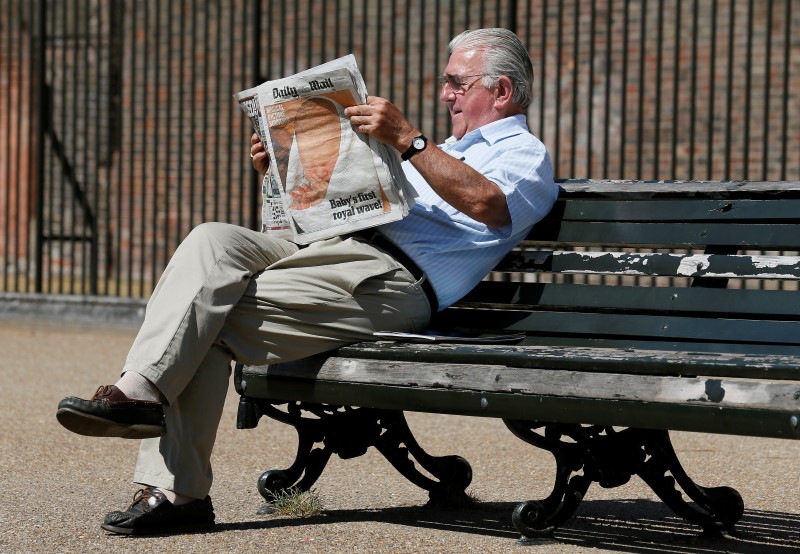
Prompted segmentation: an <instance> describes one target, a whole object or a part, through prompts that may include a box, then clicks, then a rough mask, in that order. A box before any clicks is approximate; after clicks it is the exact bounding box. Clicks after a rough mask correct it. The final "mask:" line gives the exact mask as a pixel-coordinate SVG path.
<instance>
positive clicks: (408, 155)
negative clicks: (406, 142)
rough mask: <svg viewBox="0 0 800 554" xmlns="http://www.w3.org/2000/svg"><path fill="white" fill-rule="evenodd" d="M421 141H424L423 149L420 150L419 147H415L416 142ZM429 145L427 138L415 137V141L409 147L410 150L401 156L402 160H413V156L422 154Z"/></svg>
mask: <svg viewBox="0 0 800 554" xmlns="http://www.w3.org/2000/svg"><path fill="white" fill-rule="evenodd" d="M419 139H422V148H418V147H417V146H415V144H416V142H417V141H418V140H419ZM427 145H428V139H427V137H425V135H417V136H415V137H414V138H413V139H411V146H409V147H408V149H407V150H406V151H405V152H403V153H402V154H400V159H401V160H403V161H404V162H405V161H408V160H409V159H410V158H411V156H413V155H414V154H416V153H418V152H422V151H423V150H425V147H426V146H427Z"/></svg>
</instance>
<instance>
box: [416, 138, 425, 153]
mask: <svg viewBox="0 0 800 554" xmlns="http://www.w3.org/2000/svg"><path fill="white" fill-rule="evenodd" d="M414 148H416V149H417V150H422V149H423V148H425V139H423V138H422V137H417V138H415V139H414Z"/></svg>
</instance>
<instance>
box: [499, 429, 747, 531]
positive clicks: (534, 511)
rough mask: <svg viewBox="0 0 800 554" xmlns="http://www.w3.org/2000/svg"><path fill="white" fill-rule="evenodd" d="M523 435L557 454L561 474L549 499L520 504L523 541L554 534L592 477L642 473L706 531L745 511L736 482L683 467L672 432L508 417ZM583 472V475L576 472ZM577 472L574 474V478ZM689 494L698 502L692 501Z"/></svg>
mask: <svg viewBox="0 0 800 554" xmlns="http://www.w3.org/2000/svg"><path fill="white" fill-rule="evenodd" d="M505 423H506V426H507V427H508V428H509V429H510V430H511V432H512V433H513V434H514V435H515V436H517V437H518V438H520V439H522V440H524V441H525V442H527V443H530V444H532V445H534V446H537V447H539V448H543V449H545V450H547V451H549V452H550V453H552V454H553V456H554V457H555V460H556V479H555V485H554V487H553V492H552V493H551V494H550V496H548V497H547V498H545V499H544V500H531V501H527V502H523V503H521V504H519V505H518V506H517V507H516V509H515V510H514V513H513V516H512V521H513V523H514V526H515V527H516V528H517V530H518V531H520V533H522V538H521V540H522V541H523V542H524V541H525V540H527V539H535V538H539V537H545V536H550V535H552V533H553V531H554V530H555V529H556V528H557V527H558V526H559V525H561V524H562V523H564V522H565V521H567V520H568V519H569V518H570V517H571V516H572V515H573V514H574V513H575V510H576V509H577V508H578V505H579V504H580V502H581V500H583V496H584V494H585V493H586V491H587V490H588V488H589V485H591V483H592V482H597V483H599V484H600V486H602V487H605V488H612V487H618V486H620V485H624V484H625V483H627V482H628V481H629V480H630V478H631V476H633V475H639V476H640V477H641V478H642V479H643V480H644V481H645V482H646V483H647V484H648V485H649V486H650V487H651V488H652V489H653V491H654V492H655V493H656V494H657V495H658V497H659V498H661V500H663V501H664V503H665V504H666V505H667V506H669V507H670V508H671V509H672V510H673V511H674V512H675V513H677V514H678V515H680V516H681V517H683V518H685V519H686V520H688V521H690V522H693V523H696V524H698V525H700V526H702V527H703V530H704V532H705V533H713V534H719V533H720V532H721V531H723V530H732V529H733V526H734V524H735V523H736V522H737V521H739V519H740V518H741V517H742V514H743V513H744V504H743V502H742V498H741V496H740V495H739V493H738V492H737V491H736V490H734V489H732V488H730V487H715V488H704V487H701V486H699V485H697V484H695V483H694V482H693V481H692V480H691V479H690V478H689V476H688V475H687V474H686V472H685V471H684V470H683V468H682V467H681V464H680V461H679V460H678V457H677V456H676V455H675V451H674V449H673V448H672V444H671V442H670V440H669V432H667V431H658V430H646V429H623V430H621V431H616V430H614V429H613V428H612V427H606V426H600V425H577V424H560V423H544V422H538V421H519V420H506V421H505ZM579 471H582V472H583V474H582V475H573V474H575V473H577V472H579ZM570 476H572V477H570ZM676 485H677V486H680V487H681V488H682V489H683V491H684V492H685V494H686V495H687V496H688V497H689V498H690V499H691V500H692V501H694V503H695V504H694V505H692V504H689V503H688V502H687V501H686V500H684V498H683V494H682V493H681V491H679V490H677V489H676Z"/></svg>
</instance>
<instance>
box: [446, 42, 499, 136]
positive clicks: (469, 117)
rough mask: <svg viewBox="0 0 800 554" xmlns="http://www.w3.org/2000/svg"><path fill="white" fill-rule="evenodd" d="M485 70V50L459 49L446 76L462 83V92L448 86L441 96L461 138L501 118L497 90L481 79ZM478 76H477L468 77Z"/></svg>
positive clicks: (455, 130) (449, 64) (455, 134)
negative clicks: (497, 105)
mask: <svg viewBox="0 0 800 554" xmlns="http://www.w3.org/2000/svg"><path fill="white" fill-rule="evenodd" d="M482 71H483V52H482V51H481V50H465V49H456V50H455V51H454V52H453V53H452V54H451V55H450V60H449V61H448V63H447V67H446V68H445V70H444V76H445V77H450V78H451V79H455V80H456V81H459V80H460V81H461V82H462V83H463V86H462V87H461V88H462V90H460V91H454V90H453V87H451V86H450V85H449V84H445V85H444V86H443V87H442V90H441V93H440V94H439V100H441V101H442V102H444V104H445V105H446V106H447V109H448V110H449V111H450V119H451V120H452V121H453V136H455V137H456V138H457V139H460V138H461V137H463V136H464V135H466V134H467V133H469V132H470V131H473V130H475V129H477V128H478V127H481V126H482V125H486V124H487V123H491V122H492V121H497V120H498V119H500V116H499V114H498V113H497V111H496V110H495V109H494V108H495V95H494V91H493V90H490V89H487V88H486V87H484V86H483V83H482V79H481V78H480V77H477V76H478V75H480V74H481V72H482ZM467 75H475V77H466V76H467Z"/></svg>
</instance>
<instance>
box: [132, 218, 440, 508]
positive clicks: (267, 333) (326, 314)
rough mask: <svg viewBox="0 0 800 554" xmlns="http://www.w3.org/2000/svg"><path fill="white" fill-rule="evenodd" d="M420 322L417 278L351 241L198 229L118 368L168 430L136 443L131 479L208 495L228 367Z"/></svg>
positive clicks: (422, 306) (424, 317)
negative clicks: (147, 396)
mask: <svg viewBox="0 0 800 554" xmlns="http://www.w3.org/2000/svg"><path fill="white" fill-rule="evenodd" d="M430 316H431V313H430V306H429V305H428V301H427V299H426V297H425V294H424V293H423V291H422V288H421V287H420V282H418V281H416V280H415V279H414V277H413V276H412V275H411V274H410V273H409V272H408V271H406V270H405V268H403V267H402V266H401V265H400V264H399V263H398V262H397V261H395V260H394V258H392V257H391V256H389V255H388V254H386V253H385V252H383V251H382V250H380V249H379V248H376V247H374V246H372V245H371V244H369V243H367V242H365V241H363V240H362V239H360V238H357V237H356V238H346V239H343V238H334V239H330V240H326V241H320V242H317V243H314V244H312V245H310V246H308V247H306V248H299V247H298V246H297V245H296V244H294V243H292V242H289V241H284V240H280V239H274V238H270V237H269V236H268V235H265V234H262V233H259V232H256V231H251V230H249V229H245V228H242V227H237V226H233V225H227V224H223V223H205V224H202V225H200V226H198V227H196V228H195V229H194V230H193V231H192V232H191V233H190V234H189V236H188V237H187V238H186V239H185V240H184V241H183V243H182V244H181V245H180V247H179V248H178V249H177V250H176V252H175V254H174V256H173V257H172V260H171V261H170V263H169V265H168V266H167V268H166V269H165V271H164V274H163V275H162V276H161V279H160V280H159V282H158V285H157V286H156V288H155V290H154V292H153V295H152V296H151V298H150V301H149V302H148V305H147V310H146V313H145V319H144V323H143V324H142V327H141V329H140V330H139V333H138V335H137V337H136V339H135V341H134V343H133V345H132V347H131V350H130V353H129V354H128V358H127V360H126V363H125V366H124V368H123V372H125V371H135V372H137V373H140V374H141V375H143V376H144V377H146V378H147V379H149V380H150V381H151V382H153V383H154V384H155V385H156V387H158V389H159V391H161V393H162V394H163V396H164V398H165V400H166V402H167V404H168V405H167V406H166V409H165V413H166V426H167V433H166V435H165V436H164V437H161V438H157V439H147V440H144V441H142V444H141V447H140V450H139V458H138V461H137V464H136V470H135V473H134V481H135V482H136V483H141V484H145V485H151V486H156V487H163V488H166V489H170V490H173V491H175V492H177V493H179V494H184V495H187V496H191V497H195V498H203V497H205V496H206V495H207V494H208V491H209V490H210V488H211V482H212V470H211V451H212V448H213V445H214V441H215V439H216V431H217V427H218V425H219V421H220V418H221V415H222V408H223V405H224V401H225V397H226V394H227V390H228V382H229V380H230V372H231V362H232V361H233V360H236V361H239V362H242V363H245V364H265V363H273V362H277V361H291V360H295V359H298V358H303V357H306V356H310V355H313V354H317V353H320V352H324V351H326V350H331V349H334V348H337V347H338V346H341V345H343V344H347V343H352V342H358V341H362V340H371V339H372V333H373V332H374V331H377V330H396V331H420V330H421V329H423V328H424V327H425V325H427V323H428V321H429V320H430Z"/></svg>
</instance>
